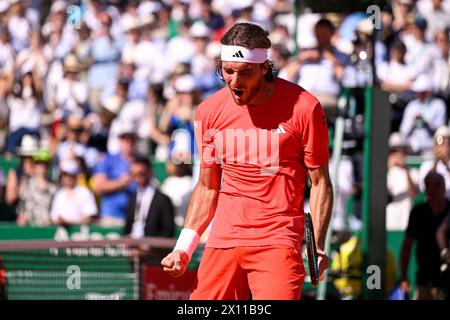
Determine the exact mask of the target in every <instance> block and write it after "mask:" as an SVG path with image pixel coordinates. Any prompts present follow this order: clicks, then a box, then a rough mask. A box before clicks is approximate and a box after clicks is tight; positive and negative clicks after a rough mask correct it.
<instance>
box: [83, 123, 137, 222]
mask: <svg viewBox="0 0 450 320" xmlns="http://www.w3.org/2000/svg"><path fill="white" fill-rule="evenodd" d="M118 136H119V150H120V151H119V152H118V153H115V154H110V153H108V154H106V155H105V157H104V159H103V160H101V161H100V163H99V164H98V165H97V167H96V169H95V172H94V175H93V181H92V186H93V190H94V192H95V193H96V194H97V195H98V196H100V221H99V223H100V225H101V226H117V227H123V226H124V225H125V220H126V210H127V207H128V202H129V200H130V194H131V193H132V192H133V191H134V190H133V187H132V186H131V185H130V184H131V177H130V164H131V161H132V159H133V156H134V153H135V148H136V140H137V135H136V132H135V128H134V127H133V125H132V124H129V123H124V124H122V127H121V129H120V131H119V134H118Z"/></svg>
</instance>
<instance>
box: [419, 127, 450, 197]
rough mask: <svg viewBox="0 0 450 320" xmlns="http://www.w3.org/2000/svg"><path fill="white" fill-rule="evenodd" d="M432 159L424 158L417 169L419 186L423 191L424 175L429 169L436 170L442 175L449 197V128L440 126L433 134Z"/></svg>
mask: <svg viewBox="0 0 450 320" xmlns="http://www.w3.org/2000/svg"><path fill="white" fill-rule="evenodd" d="M433 141H434V148H433V153H434V156H433V159H429V160H425V161H424V162H422V164H421V165H420V169H419V187H420V190H421V191H422V192H423V191H425V184H424V181H425V177H426V176H427V174H428V173H429V172H430V171H436V172H438V173H439V174H440V175H442V176H443V177H444V180H445V190H446V197H447V199H450V129H449V128H448V127H447V126H442V127H440V128H439V129H438V130H436V133H435V134H434V138H433Z"/></svg>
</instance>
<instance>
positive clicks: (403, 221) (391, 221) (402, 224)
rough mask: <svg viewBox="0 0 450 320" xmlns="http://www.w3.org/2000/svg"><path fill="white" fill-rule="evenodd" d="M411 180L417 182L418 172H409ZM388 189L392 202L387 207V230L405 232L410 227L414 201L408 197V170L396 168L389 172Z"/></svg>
mask: <svg viewBox="0 0 450 320" xmlns="http://www.w3.org/2000/svg"><path fill="white" fill-rule="evenodd" d="M409 173H410V175H411V178H412V180H413V181H415V180H416V179H415V178H417V171H416V170H410V171H409ZM386 182H387V189H388V192H389V194H390V195H391V197H392V201H391V202H389V203H388V204H387V206H386V229H387V230H389V231H391V230H396V231H404V230H405V229H406V227H407V226H408V219H409V213H410V212H411V208H412V205H413V201H412V199H411V198H410V196H409V195H408V188H409V183H408V172H407V171H406V169H404V168H401V167H398V166H394V167H392V168H390V169H389V170H388V172H387V181H386Z"/></svg>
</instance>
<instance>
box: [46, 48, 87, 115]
mask: <svg viewBox="0 0 450 320" xmlns="http://www.w3.org/2000/svg"><path fill="white" fill-rule="evenodd" d="M79 71H80V64H79V62H78V59H77V57H76V56H75V55H74V54H70V55H68V56H67V57H66V58H65V59H64V78H63V79H62V80H61V81H60V82H58V84H57V85H56V88H55V91H56V95H55V102H54V104H55V106H56V110H55V120H60V119H62V120H63V121H65V120H66V119H67V118H68V117H69V116H70V115H72V114H73V115H76V116H78V117H83V116H84V114H85V113H86V103H87V98H88V88H87V85H86V83H85V82H84V81H80V80H79V79H78V73H79Z"/></svg>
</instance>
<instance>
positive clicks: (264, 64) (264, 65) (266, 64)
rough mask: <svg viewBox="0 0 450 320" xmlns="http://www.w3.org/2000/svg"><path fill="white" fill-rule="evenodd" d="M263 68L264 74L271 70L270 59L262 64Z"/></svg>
mask: <svg viewBox="0 0 450 320" xmlns="http://www.w3.org/2000/svg"><path fill="white" fill-rule="evenodd" d="M261 70H262V73H263V75H266V74H267V73H268V72H269V70H270V65H269V60H267V61H266V62H264V63H262V64H261Z"/></svg>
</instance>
